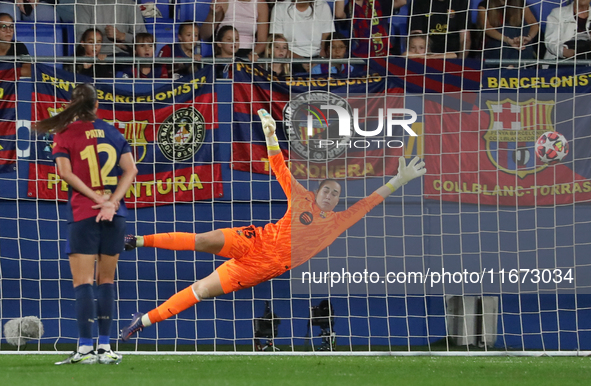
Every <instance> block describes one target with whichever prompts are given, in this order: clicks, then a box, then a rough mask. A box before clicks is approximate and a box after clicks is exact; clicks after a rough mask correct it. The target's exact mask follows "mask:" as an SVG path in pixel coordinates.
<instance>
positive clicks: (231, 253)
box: [120, 110, 427, 341]
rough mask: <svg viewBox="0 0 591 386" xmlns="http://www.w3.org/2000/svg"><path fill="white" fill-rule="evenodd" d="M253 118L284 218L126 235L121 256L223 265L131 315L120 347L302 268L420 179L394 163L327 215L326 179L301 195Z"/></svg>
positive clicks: (333, 196)
mask: <svg viewBox="0 0 591 386" xmlns="http://www.w3.org/2000/svg"><path fill="white" fill-rule="evenodd" d="M258 114H259V116H260V118H261V121H262V125H263V130H264V132H265V138H266V142H267V150H268V154H269V162H270V164H271V168H272V170H273V171H274V172H275V176H276V177H277V180H278V181H279V184H280V185H281V187H282V188H283V191H284V192H285V195H286V196H287V199H288V207H287V212H286V213H285V215H284V216H283V218H281V220H279V221H278V222H277V223H275V224H267V225H265V226H264V227H255V226H253V225H251V226H247V227H240V228H226V229H218V230H215V231H211V232H206V233H201V234H195V233H180V232H174V233H159V234H154V235H146V236H133V235H130V236H127V237H126V239H125V249H126V250H132V249H134V248H136V247H154V248H163V249H170V250H177V251H181V250H182V251H185V250H194V251H199V252H206V253H212V254H215V255H219V256H223V257H227V258H229V259H230V260H228V261H226V262H225V263H224V264H222V265H221V266H219V267H218V268H217V269H216V270H215V271H214V272H213V273H211V274H210V275H209V276H207V277H206V278H204V279H202V280H198V281H196V282H195V283H193V284H192V285H191V286H189V287H187V288H185V289H184V290H182V291H180V292H177V293H176V294H174V295H173V296H172V297H171V298H170V299H168V300H167V301H165V302H164V303H163V304H162V305H160V306H159V307H157V308H155V309H153V310H152V311H150V312H148V313H147V314H143V313H141V312H137V313H135V314H133V315H132V320H131V324H130V325H129V326H127V327H124V328H123V329H122V330H121V336H120V337H121V340H123V341H126V340H128V339H129V338H130V337H131V336H132V335H133V334H135V333H136V332H138V331H141V330H143V329H144V328H145V327H148V326H150V325H152V324H154V323H158V322H161V321H163V320H165V319H168V318H170V317H171V316H173V315H176V314H178V313H179V312H181V311H184V310H186V309H187V308H189V307H191V306H193V305H195V304H196V303H198V302H200V301H201V300H203V299H208V298H213V297H215V296H219V295H223V294H227V293H230V292H233V291H238V290H240V289H244V288H250V287H253V286H255V285H257V284H259V283H262V282H264V281H267V280H270V279H272V278H274V277H277V276H279V275H281V274H283V273H285V272H286V271H288V270H290V269H292V268H294V267H297V266H298V265H300V264H303V263H304V262H306V261H308V260H309V259H311V258H312V257H313V256H315V255H316V254H317V253H318V252H320V251H321V250H323V249H324V248H326V247H328V246H329V245H330V244H332V242H333V241H334V240H335V239H336V238H337V237H338V236H339V235H340V234H341V233H343V232H344V231H345V230H347V229H348V228H349V227H351V226H352V225H353V224H355V223H356V222H357V221H359V220H360V219H362V218H363V217H364V216H365V214H366V213H367V212H369V211H370V210H371V209H372V208H373V207H375V206H376V205H378V204H379V203H381V202H382V201H383V200H384V198H386V197H388V196H389V195H390V194H391V193H393V192H394V191H395V190H396V189H398V188H399V187H401V186H402V185H404V184H406V183H407V182H409V181H410V180H412V179H415V178H417V177H420V176H422V175H424V174H425V173H426V172H427V170H426V169H425V168H424V166H425V163H424V162H422V161H421V162H419V158H418V157H415V158H414V159H413V160H412V161H411V162H410V163H409V164H408V166H407V165H406V162H405V160H404V158H402V157H401V158H400V161H399V166H398V174H397V175H396V176H395V177H394V178H392V179H390V181H389V182H388V183H386V184H385V185H383V186H382V187H380V188H378V189H377V190H376V191H375V192H373V193H372V194H371V195H369V196H368V197H366V198H364V199H362V200H360V201H359V202H357V203H356V204H355V205H353V206H351V207H350V208H349V209H347V210H345V211H343V212H338V213H337V212H333V209H334V208H335V207H336V205H337V204H338V202H339V196H340V194H341V186H340V185H339V183H338V182H337V181H335V180H332V179H328V180H324V181H322V182H321V183H320V186H319V187H318V190H317V191H316V192H310V191H308V190H306V189H305V188H304V187H303V186H302V185H301V184H300V183H299V182H298V181H297V180H296V179H295V178H294V177H293V176H292V175H291V172H290V171H289V169H288V168H287V166H286V165H285V160H284V159H283V155H282V154H281V150H280V148H279V142H278V141H277V136H276V135H275V120H274V119H273V118H272V117H271V115H269V113H268V112H267V111H265V110H259V111H258Z"/></svg>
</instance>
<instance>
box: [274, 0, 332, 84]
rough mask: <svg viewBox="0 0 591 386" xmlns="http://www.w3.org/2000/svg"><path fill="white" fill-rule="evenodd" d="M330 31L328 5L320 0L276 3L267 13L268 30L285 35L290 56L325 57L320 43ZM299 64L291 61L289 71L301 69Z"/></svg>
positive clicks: (295, 0)
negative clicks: (291, 64)
mask: <svg viewBox="0 0 591 386" xmlns="http://www.w3.org/2000/svg"><path fill="white" fill-rule="evenodd" d="M334 31H335V29H334V24H333V21H332V14H331V12H330V7H329V6H328V4H326V1H324V0H318V1H314V0H292V1H291V2H290V1H284V2H279V3H277V5H275V7H274V8H273V11H272V12H271V33H273V34H282V35H283V36H285V38H286V39H287V43H288V44H289V48H290V50H291V52H292V57H293V58H316V57H319V56H326V53H325V52H322V47H321V44H322V41H324V40H326V39H328V36H329V35H330V34H331V33H333V32H334ZM302 67H303V66H302V64H299V63H294V65H293V72H294V73H297V72H302Z"/></svg>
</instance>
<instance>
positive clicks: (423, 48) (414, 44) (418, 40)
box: [402, 34, 458, 59]
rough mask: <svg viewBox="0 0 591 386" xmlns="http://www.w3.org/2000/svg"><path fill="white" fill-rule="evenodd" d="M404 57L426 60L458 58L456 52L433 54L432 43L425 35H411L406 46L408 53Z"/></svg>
mask: <svg viewBox="0 0 591 386" xmlns="http://www.w3.org/2000/svg"><path fill="white" fill-rule="evenodd" d="M402 56H408V57H409V58H424V59H454V58H457V57H458V56H457V55H456V53H455V52H446V53H443V54H434V53H431V42H430V39H427V35H424V34H411V35H409V36H408V41H407V44H406V52H404V53H403V54H402Z"/></svg>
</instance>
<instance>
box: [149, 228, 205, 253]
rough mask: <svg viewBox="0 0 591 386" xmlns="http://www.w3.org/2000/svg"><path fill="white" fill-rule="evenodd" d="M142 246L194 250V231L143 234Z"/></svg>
mask: <svg viewBox="0 0 591 386" xmlns="http://www.w3.org/2000/svg"><path fill="white" fill-rule="evenodd" d="M144 247H154V248H162V249H171V250H173V251H194V250H195V233H184V232H172V233H157V234H155V235H147V236H144Z"/></svg>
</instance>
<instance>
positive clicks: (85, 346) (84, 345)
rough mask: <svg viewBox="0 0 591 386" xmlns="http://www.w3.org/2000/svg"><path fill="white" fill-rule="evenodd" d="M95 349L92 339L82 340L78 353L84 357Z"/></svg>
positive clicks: (79, 342) (79, 343)
mask: <svg viewBox="0 0 591 386" xmlns="http://www.w3.org/2000/svg"><path fill="white" fill-rule="evenodd" d="M92 349H93V346H92V339H90V340H87V339H86V338H80V340H79V341H78V352H79V353H80V354H82V355H85V354H88V353H89V352H91V351H92Z"/></svg>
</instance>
